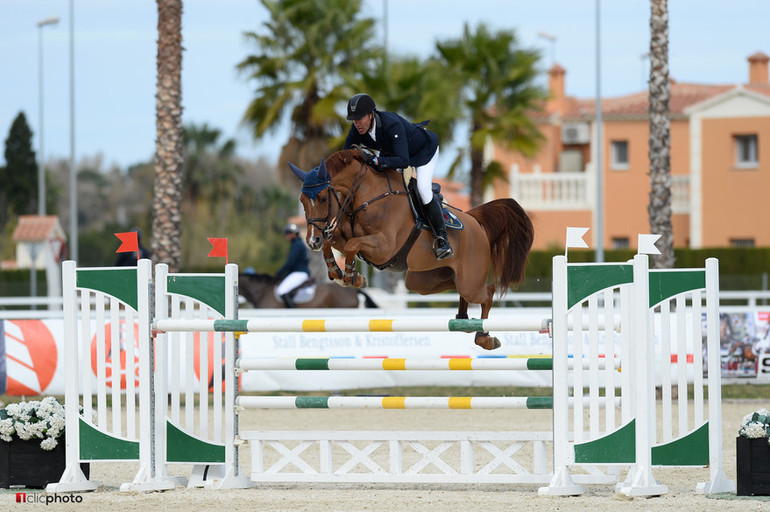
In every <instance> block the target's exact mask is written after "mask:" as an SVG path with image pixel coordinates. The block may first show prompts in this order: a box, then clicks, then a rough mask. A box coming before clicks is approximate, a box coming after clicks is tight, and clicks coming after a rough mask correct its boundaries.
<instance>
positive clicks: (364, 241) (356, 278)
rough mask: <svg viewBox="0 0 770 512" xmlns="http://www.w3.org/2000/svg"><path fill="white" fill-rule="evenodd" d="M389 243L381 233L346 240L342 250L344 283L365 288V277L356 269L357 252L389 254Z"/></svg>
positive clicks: (390, 248) (390, 249)
mask: <svg viewBox="0 0 770 512" xmlns="http://www.w3.org/2000/svg"><path fill="white" fill-rule="evenodd" d="M391 245H392V244H389V243H388V239H387V238H386V237H385V236H384V235H381V234H376V235H366V236H359V237H355V238H351V239H350V240H348V241H347V242H346V243H345V248H344V249H343V251H342V252H343V253H344V254H345V278H344V280H345V283H347V284H348V285H350V286H352V287H354V288H366V284H367V283H366V278H365V277H364V276H362V275H361V274H359V273H358V270H357V269H356V255H357V254H358V253H364V254H387V255H390V254H391V252H392V247H391Z"/></svg>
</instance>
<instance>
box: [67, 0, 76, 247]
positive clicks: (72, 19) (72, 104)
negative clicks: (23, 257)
mask: <svg viewBox="0 0 770 512" xmlns="http://www.w3.org/2000/svg"><path fill="white" fill-rule="evenodd" d="M77 176H78V174H77V170H76V169H75V5H74V0H70V253H69V257H70V259H73V260H75V261H77V259H78V195H77V186H78V178H77Z"/></svg>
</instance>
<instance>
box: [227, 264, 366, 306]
mask: <svg viewBox="0 0 770 512" xmlns="http://www.w3.org/2000/svg"><path fill="white" fill-rule="evenodd" d="M277 284H278V280H277V279H275V278H274V277H273V276H271V275H268V274H255V273H245V272H242V273H241V274H239V275H238V293H240V294H241V295H242V296H243V297H244V298H245V299H246V300H247V301H249V302H250V303H251V304H252V305H253V306H254V307H255V308H285V307H286V304H284V302H283V301H282V300H278V299H276V298H275V293H274V291H275V287H276V285H277ZM359 295H360V296H361V297H363V299H364V306H365V307H367V308H376V307H377V304H376V303H375V302H374V301H373V300H372V298H371V297H370V296H369V295H368V294H367V293H366V292H364V291H362V290H354V289H352V288H340V287H339V286H337V285H336V284H332V283H319V284H318V285H317V286H316V290H315V295H314V296H313V299H312V300H310V301H309V302H298V303H297V307H298V308H357V307H358V306H359V304H358V302H359V301H358V296H359Z"/></svg>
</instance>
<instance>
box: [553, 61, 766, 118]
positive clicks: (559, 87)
mask: <svg viewBox="0 0 770 512" xmlns="http://www.w3.org/2000/svg"><path fill="white" fill-rule="evenodd" d="M765 69H767V62H765ZM566 73H567V71H566V70H565V69H564V68H563V67H561V66H559V65H558V64H554V65H553V66H551V69H549V70H548V89H549V93H550V95H551V98H550V99H549V100H548V105H547V107H546V108H547V110H548V112H549V113H554V112H558V113H560V114H561V113H563V112H562V111H563V108H562V107H563V105H564V75H565V74H566Z"/></svg>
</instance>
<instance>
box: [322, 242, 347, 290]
mask: <svg viewBox="0 0 770 512" xmlns="http://www.w3.org/2000/svg"><path fill="white" fill-rule="evenodd" d="M322 253H323V255H324V262H325V263H326V269H327V275H328V276H329V280H330V281H334V282H335V283H337V284H339V285H343V286H345V285H346V283H344V281H343V278H344V277H345V276H344V274H343V273H342V269H341V268H340V267H339V265H337V260H336V259H334V252H333V251H332V245H331V244H330V243H329V242H326V243H325V244H324V245H323V248H322Z"/></svg>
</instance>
